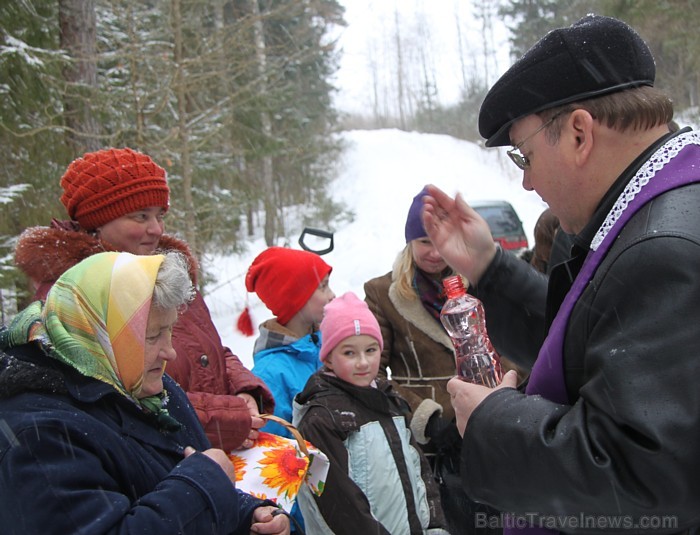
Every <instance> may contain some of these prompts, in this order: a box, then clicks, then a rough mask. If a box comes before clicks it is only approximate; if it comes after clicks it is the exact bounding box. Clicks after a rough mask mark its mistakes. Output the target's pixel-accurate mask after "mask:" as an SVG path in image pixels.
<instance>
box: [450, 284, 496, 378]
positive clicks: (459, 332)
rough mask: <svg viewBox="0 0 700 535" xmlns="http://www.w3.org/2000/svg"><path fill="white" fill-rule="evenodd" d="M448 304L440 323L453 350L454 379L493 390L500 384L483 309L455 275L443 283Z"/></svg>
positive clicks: (494, 353) (479, 302)
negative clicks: (455, 371) (455, 370)
mask: <svg viewBox="0 0 700 535" xmlns="http://www.w3.org/2000/svg"><path fill="white" fill-rule="evenodd" d="M443 286H444V288H445V292H446V294H447V301H445V305H444V306H443V307H442V311H441V312H440V321H441V322H442V324H443V325H444V327H445V330H446V331H447V334H449V336H450V338H451V339H452V343H453V345H454V348H455V360H456V364H457V375H458V376H459V377H460V378H461V379H463V380H465V381H468V382H470V383H475V384H480V385H484V386H488V387H490V388H493V387H495V386H496V385H498V383H499V382H500V379H501V377H500V365H499V363H498V356H497V355H496V352H495V351H494V349H493V346H492V345H491V341H490V340H489V336H488V334H487V332H486V321H485V314H484V307H483V305H482V304H481V301H479V300H478V299H477V298H476V297H474V296H472V295H469V294H468V293H467V291H466V289H465V288H464V284H463V282H462V278H461V277H460V276H458V275H456V276H453V277H448V278H446V279H444V280H443Z"/></svg>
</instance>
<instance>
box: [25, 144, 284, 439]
mask: <svg viewBox="0 0 700 535" xmlns="http://www.w3.org/2000/svg"><path fill="white" fill-rule="evenodd" d="M61 187H62V188H63V195H61V202H62V203H63V205H64V206H65V208H66V212H67V213H68V216H69V217H70V219H71V221H64V222H60V221H56V220H54V221H53V222H52V223H51V226H50V227H31V228H28V229H27V230H25V231H24V232H23V233H22V235H21V236H20V238H19V241H18V243H17V247H16V250H15V262H16V264H17V266H18V267H19V268H20V269H21V270H22V271H23V272H24V273H25V274H26V275H28V276H29V278H30V279H31V280H32V282H33V283H34V285H35V287H36V293H35V298H36V299H44V298H45V297H46V294H47V293H48V291H49V288H51V286H52V285H53V283H54V282H55V281H56V280H57V279H58V278H59V277H60V276H61V275H62V274H63V272H65V271H66V270H68V269H69V268H71V267H72V266H74V265H75V264H77V263H79V262H80V261H81V260H83V259H85V258H87V257H89V256H92V255H94V254H96V253H100V252H103V251H119V252H129V253H132V254H139V255H150V254H153V253H155V252H156V250H159V251H168V250H176V251H180V252H181V253H183V254H184V255H185V256H186V257H187V258H188V260H189V263H190V277H191V278H192V281H193V283H194V286H195V288H196V287H197V263H196V261H195V259H194V257H193V256H192V254H191V252H190V249H189V247H188V246H187V244H186V243H185V242H183V241H181V240H179V239H177V238H174V237H172V236H168V235H166V234H164V230H165V225H164V220H163V218H164V216H165V213H166V212H167V211H168V208H169V194H170V190H169V188H168V184H167V181H166V173H165V169H163V168H162V167H160V166H159V165H158V164H156V163H155V162H154V161H153V160H152V159H151V158H150V157H149V156H147V155H145V154H142V153H140V152H137V151H134V150H131V149H128V148H123V149H115V148H112V149H107V150H100V151H96V152H89V153H87V154H85V155H83V157H82V158H78V159H76V160H74V161H73V162H72V163H71V164H70V165H69V166H68V168H67V170H66V172H65V174H64V175H63V177H62V178H61ZM173 346H174V347H175V350H176V352H177V355H178V358H177V359H176V360H175V361H172V362H170V363H168V368H167V373H168V375H170V376H171V377H172V378H173V379H175V380H176V381H177V382H178V383H180V386H181V387H182V388H183V390H185V391H186V392H187V396H188V398H189V400H190V402H191V403H192V405H193V406H194V407H195V409H196V411H197V416H198V417H199V420H200V421H201V423H202V425H203V426H204V429H205V431H206V432H207V436H208V437H209V440H210V441H211V443H212V445H213V446H215V447H216V448H221V449H223V450H226V451H230V450H232V449H238V448H241V447H251V446H253V444H254V443H255V439H256V438H257V435H258V431H257V429H259V428H260V427H261V426H262V425H263V423H264V422H263V420H262V419H261V418H259V414H260V413H259V408H258V403H260V402H262V409H263V410H265V411H270V410H272V408H273V406H274V401H273V398H272V395H271V394H270V392H269V390H268V389H267V387H266V386H265V385H264V383H263V382H262V381H261V380H260V379H258V378H257V377H256V376H255V375H253V374H252V373H251V372H250V370H248V369H247V368H246V367H245V366H244V365H243V363H241V361H240V360H239V359H238V357H237V356H236V355H234V354H233V353H232V352H231V350H230V349H229V348H227V347H224V346H223V344H222V343H221V338H220V337H219V334H218V332H217V331H216V327H215V326H214V323H213V321H212V319H211V315H210V314H209V309H208V308H207V305H206V304H205V302H204V299H203V297H202V295H201V294H200V293H199V292H197V293H196V295H195V298H194V300H193V301H192V303H190V304H189V306H188V307H187V309H186V310H185V311H184V312H183V313H182V314H181V315H180V318H179V320H178V322H177V323H176V324H175V327H174V328H173Z"/></svg>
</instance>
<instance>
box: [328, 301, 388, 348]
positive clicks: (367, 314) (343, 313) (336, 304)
mask: <svg viewBox="0 0 700 535" xmlns="http://www.w3.org/2000/svg"><path fill="white" fill-rule="evenodd" d="M361 334H366V335H368V336H371V337H372V338H375V339H376V340H377V342H379V350H380V351H381V350H382V349H384V340H383V339H382V331H381V330H380V328H379V323H377V318H375V317H374V314H372V312H371V311H370V309H369V307H368V306H367V303H365V302H364V301H361V300H360V299H359V298H358V297H357V296H356V295H355V294H354V293H352V292H346V293H344V294H343V295H341V296H340V297H336V298H335V299H333V301H331V302H330V303H328V304H327V305H326V306H325V307H324V309H323V321H321V352H320V354H319V358H320V359H321V361H323V362H325V360H326V357H327V356H328V354H329V353H330V352H331V351H333V349H334V348H335V347H336V346H337V345H338V344H339V343H340V342H342V341H343V340H345V339H346V338H349V337H350V336H353V335H354V336H359V335H361Z"/></svg>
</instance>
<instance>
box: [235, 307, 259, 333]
mask: <svg viewBox="0 0 700 535" xmlns="http://www.w3.org/2000/svg"><path fill="white" fill-rule="evenodd" d="M236 328H237V329H238V331H239V332H240V333H241V334H243V335H245V336H253V333H254V332H255V331H254V330H253V319H252V318H251V317H250V310H249V309H248V307H247V306H246V307H245V308H244V309H243V312H241V315H240V316H238V321H237V322H236Z"/></svg>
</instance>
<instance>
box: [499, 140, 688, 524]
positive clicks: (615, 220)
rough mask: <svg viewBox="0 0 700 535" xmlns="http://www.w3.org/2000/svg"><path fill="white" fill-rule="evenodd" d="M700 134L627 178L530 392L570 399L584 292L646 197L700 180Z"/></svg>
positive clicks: (669, 146)
mask: <svg viewBox="0 0 700 535" xmlns="http://www.w3.org/2000/svg"><path fill="white" fill-rule="evenodd" d="M698 164H700V134H699V133H696V132H688V133H686V134H681V135H679V136H677V137H674V138H672V139H671V140H669V141H668V142H667V143H666V144H664V145H663V146H662V147H660V148H659V149H658V150H657V151H656V152H655V153H654V154H653V155H652V157H651V158H650V159H649V160H647V162H646V163H644V165H643V166H642V167H641V168H640V169H639V171H638V172H637V174H636V175H635V176H634V177H633V178H632V180H631V181H630V182H629V184H627V187H626V188H625V190H624V191H623V192H622V194H621V195H620V197H618V199H617V201H616V202H615V205H614V206H613V208H612V210H611V211H610V213H609V214H608V216H607V218H606V219H605V222H604V223H603V225H602V226H601V228H600V229H599V230H598V233H597V234H596V236H595V237H594V238H593V241H592V243H591V251H590V252H589V253H588V256H587V257H586V260H585V261H584V263H583V266H582V267H581V271H580V272H579V274H578V276H577V277H576V279H575V280H574V283H573V285H572V287H571V289H570V290H569V292H568V293H567V294H566V297H565V298H564V301H563V303H562V305H561V307H560V308H559V312H558V313H557V315H556V317H555V318H554V321H553V322H552V325H551V327H550V329H549V334H548V335H547V338H546V339H545V341H544V344H543V345H542V348H541V349H540V352H539V354H538V355H537V360H536V361H535V364H534V366H533V367H532V373H531V374H530V380H529V382H528V384H527V387H526V390H525V392H526V394H529V395H534V394H538V395H540V396H542V397H543V398H545V399H548V400H550V401H553V402H555V403H561V404H566V405H568V404H569V396H568V394H567V392H566V384H565V382H564V363H563V352H564V334H565V333H566V327H567V325H568V322H569V318H570V316H571V312H572V310H573V308H574V306H575V305H576V303H577V301H578V299H579V298H580V297H581V294H582V293H583V291H584V290H585V289H586V287H587V286H588V283H589V282H590V281H591V279H592V278H593V275H594V274H595V272H596V269H597V268H598V266H599V265H600V263H601V262H602V261H603V259H604V258H605V255H606V254H607V252H608V251H609V250H610V247H612V244H613V243H614V241H615V239H616V238H617V236H618V235H619V234H620V232H621V231H622V229H623V228H624V226H625V224H627V222H628V221H629V220H630V218H631V217H632V216H633V215H634V214H635V213H636V212H637V211H638V210H639V209H640V208H641V207H642V206H644V205H645V204H646V203H648V202H649V201H651V200H652V199H654V198H655V197H657V196H658V195H661V194H662V193H665V192H667V191H670V190H672V189H675V188H678V187H680V186H684V185H686V184H692V183H695V182H700V165H698ZM516 532H517V533H521V534H522V533H524V532H526V533H528V534H545V533H547V534H552V533H557V532H556V531H552V530H549V529H546V528H541V527H534V526H533V527H527V528H520V527H518V528H513V527H506V528H505V529H504V533H506V534H508V533H516Z"/></svg>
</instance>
